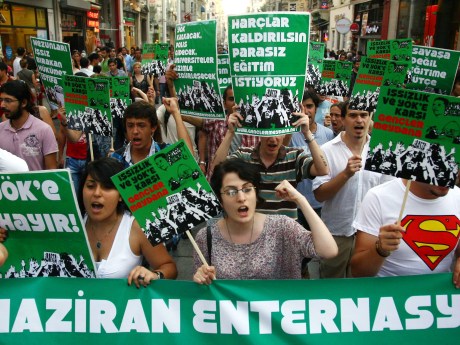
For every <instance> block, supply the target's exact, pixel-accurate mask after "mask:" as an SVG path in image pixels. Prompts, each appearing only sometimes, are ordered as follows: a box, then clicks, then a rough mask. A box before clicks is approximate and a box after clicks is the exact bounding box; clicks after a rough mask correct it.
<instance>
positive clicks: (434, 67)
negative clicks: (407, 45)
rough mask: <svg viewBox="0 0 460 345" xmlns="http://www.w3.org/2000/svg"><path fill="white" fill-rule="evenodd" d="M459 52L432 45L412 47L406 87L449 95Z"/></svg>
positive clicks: (459, 58)
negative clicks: (410, 67) (410, 65)
mask: <svg viewBox="0 0 460 345" xmlns="http://www.w3.org/2000/svg"><path fill="white" fill-rule="evenodd" d="M459 60H460V52H458V51H455V50H447V49H440V48H433V47H423V46H413V47H412V69H411V70H410V71H409V75H410V78H409V82H408V83H407V85H406V87H407V88H408V89H415V90H420V91H425V92H431V93H439V94H443V95H450V92H451V90H452V87H453V86H454V80H455V75H456V73H457V69H458V66H459Z"/></svg>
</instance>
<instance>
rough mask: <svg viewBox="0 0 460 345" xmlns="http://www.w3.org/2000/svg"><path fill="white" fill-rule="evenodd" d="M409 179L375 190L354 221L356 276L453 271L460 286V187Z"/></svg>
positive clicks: (454, 278)
mask: <svg viewBox="0 0 460 345" xmlns="http://www.w3.org/2000/svg"><path fill="white" fill-rule="evenodd" d="M407 183H408V181H407V180H403V179H395V180H393V181H390V182H387V183H385V184H382V185H380V186H377V187H374V188H372V189H371V190H370V191H369V192H368V193H367V195H366V197H365V198H364V200H363V203H362V205H361V209H360V210H359V212H358V215H357V217H356V219H355V221H354V222H353V226H354V227H355V228H356V229H358V232H357V236H356V247H355V252H354V254H353V257H352V259H351V272H352V275H353V276H354V277H369V276H380V277H384V276H404V275H416V274H417V275H418V274H430V273H440V272H450V271H451V270H452V267H453V270H454V276H453V282H454V284H455V286H456V287H457V288H460V246H459V236H460V232H459V230H460V189H459V188H458V187H454V188H453V189H449V188H447V187H440V186H434V185H429V184H426V183H421V182H416V181H412V182H411V186H410V191H409V193H408V197H407V202H406V205H405V208H404V211H403V213H402V216H401V225H397V224H395V223H396V220H397V219H398V215H399V213H400V209H401V205H402V201H403V198H404V192H405V189H406V187H407Z"/></svg>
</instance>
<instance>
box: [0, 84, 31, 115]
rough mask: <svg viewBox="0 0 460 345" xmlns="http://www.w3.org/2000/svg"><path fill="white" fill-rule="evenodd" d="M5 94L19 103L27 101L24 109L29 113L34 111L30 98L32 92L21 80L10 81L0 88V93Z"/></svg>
mask: <svg viewBox="0 0 460 345" xmlns="http://www.w3.org/2000/svg"><path fill="white" fill-rule="evenodd" d="M2 92H4V93H6V94H7V95H10V96H13V97H15V98H16V99H17V100H18V101H19V103H21V102H22V101H23V100H27V104H26V107H25V109H26V110H27V111H28V112H29V113H33V111H34V101H33V96H32V91H31V90H30V87H29V85H28V84H27V83H26V82H24V81H22V80H10V81H8V82H6V83H5V84H3V85H2V86H0V93H2Z"/></svg>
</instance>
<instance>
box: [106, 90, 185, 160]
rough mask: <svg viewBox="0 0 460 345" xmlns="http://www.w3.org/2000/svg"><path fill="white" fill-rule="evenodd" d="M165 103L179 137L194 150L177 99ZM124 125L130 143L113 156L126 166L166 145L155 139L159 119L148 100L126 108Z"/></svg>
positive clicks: (166, 99)
mask: <svg viewBox="0 0 460 345" xmlns="http://www.w3.org/2000/svg"><path fill="white" fill-rule="evenodd" d="M163 104H164V105H165V107H166V110H167V111H168V112H170V113H171V116H173V117H174V120H175V121H176V127H177V136H178V139H179V140H181V139H184V141H185V143H186V144H187V146H188V148H189V150H190V152H193V146H192V141H191V140H190V136H189V135H188V132H187V129H186V128H185V125H184V122H183V121H182V117H181V115H180V110H179V105H178V103H177V99H175V98H165V99H164V100H163ZM123 127H124V129H125V137H126V140H127V141H128V144H126V145H124V146H123V147H122V148H121V149H119V150H117V151H115V152H114V153H112V155H111V156H112V157H113V158H115V159H117V160H119V161H120V162H122V163H123V164H124V165H125V168H127V167H129V166H131V165H133V164H136V163H137V162H140V161H141V160H143V159H145V158H147V157H150V156H152V155H153V154H155V153H156V152H158V151H160V150H161V149H162V148H164V147H165V145H163V146H161V145H159V144H158V143H157V142H155V140H154V139H153V137H154V134H155V131H156V130H157V127H158V119H157V114H156V110H155V107H154V106H153V105H151V104H149V103H147V102H144V101H140V102H134V103H133V104H131V105H130V106H128V107H127V108H126V110H125V114H124V117H123Z"/></svg>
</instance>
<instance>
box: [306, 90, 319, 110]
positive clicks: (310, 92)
mask: <svg viewBox="0 0 460 345" xmlns="http://www.w3.org/2000/svg"><path fill="white" fill-rule="evenodd" d="M307 99H311V100H312V101H313V103H314V104H315V107H316V108H318V107H319V102H320V99H319V97H318V94H317V93H316V92H315V90H313V88H311V87H309V88H307V89H305V92H304V93H303V97H302V102H304V101H306V100H307Z"/></svg>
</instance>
